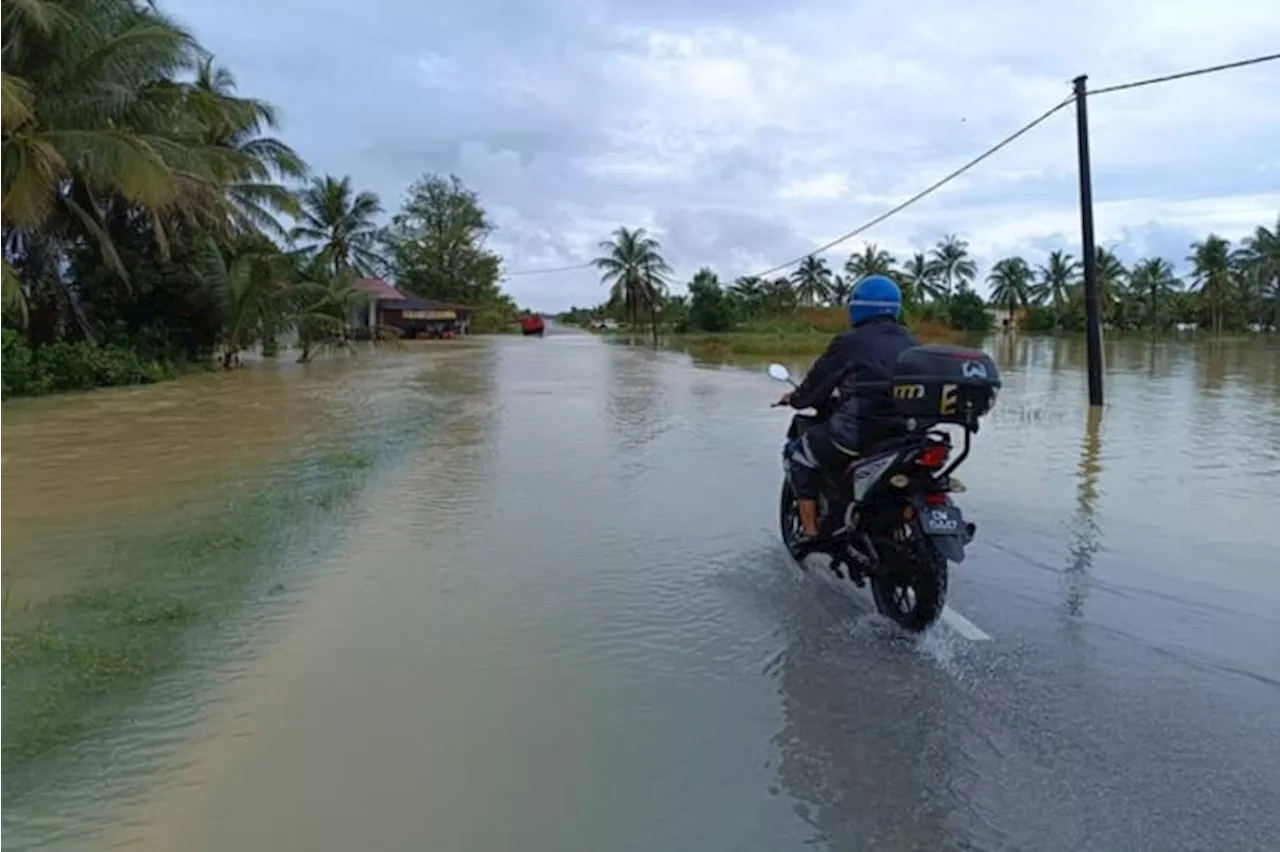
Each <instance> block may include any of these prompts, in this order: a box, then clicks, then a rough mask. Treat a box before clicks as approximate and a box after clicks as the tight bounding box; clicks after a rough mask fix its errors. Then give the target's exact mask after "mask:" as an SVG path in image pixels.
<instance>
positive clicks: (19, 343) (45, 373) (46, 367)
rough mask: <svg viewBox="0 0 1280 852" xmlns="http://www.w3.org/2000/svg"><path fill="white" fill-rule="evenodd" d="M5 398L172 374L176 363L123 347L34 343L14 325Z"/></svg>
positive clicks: (8, 335) (6, 335) (7, 336)
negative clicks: (156, 359) (145, 357)
mask: <svg viewBox="0 0 1280 852" xmlns="http://www.w3.org/2000/svg"><path fill="white" fill-rule="evenodd" d="M2 349H3V351H2V352H0V356H2V357H3V364H2V365H0V366H2V368H3V396H4V398H6V399H7V398H8V397H11V396H40V395H42V394H48V393H59V392H62V391H74V390H89V389H90V388H97V387H111V386H114V385H136V384H149V383H152V382H158V381H163V380H164V379H167V378H171V377H172V376H173V373H174V370H173V365H172V364H169V363H167V362H161V361H153V360H148V359H144V358H143V357H142V356H140V355H139V354H138V353H137V352H135V351H134V350H132V349H129V348H127V347H123V346H116V345H113V344H107V345H105V346H95V345H93V344H92V343H87V342H85V341H77V342H75V343H70V342H67V341H59V342H57V343H50V344H48V345H46V346H37V347H34V348H33V347H31V346H29V345H28V344H27V341H26V340H25V339H24V338H23V336H22V335H21V334H20V333H18V332H17V331H14V330H12V329H5V330H4V332H3V343H2Z"/></svg>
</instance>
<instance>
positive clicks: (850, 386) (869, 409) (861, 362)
mask: <svg viewBox="0 0 1280 852" xmlns="http://www.w3.org/2000/svg"><path fill="white" fill-rule="evenodd" d="M915 345H916V340H915V338H914V337H912V336H911V332H909V331H907V330H906V329H905V328H903V327H902V326H901V325H899V324H898V321H897V320H895V319H894V318H893V317H890V316H878V317H872V318H871V319H869V320H867V321H866V322H863V323H860V324H858V325H856V326H854V327H853V328H851V329H849V330H848V331H846V332H844V333H843V334H839V335H836V336H835V337H834V338H832V340H831V343H829V344H827V351H826V352H823V353H822V355H821V356H819V358H818V360H816V361H814V362H813V366H812V367H811V368H810V369H809V374H808V375H807V376H805V377H804V381H803V382H801V383H800V386H799V387H798V388H796V389H795V392H794V393H793V394H792V395H791V405H792V407H793V408H809V407H810V406H816V405H818V404H819V403H821V402H822V401H823V400H825V399H826V398H827V397H828V396H830V395H831V392H832V391H833V390H835V389H836V388H837V387H838V388H840V398H841V400H842V401H844V402H845V403H848V402H849V401H851V400H855V399H856V400H857V408H856V410H857V414H858V417H859V418H876V417H879V416H884V415H885V414H887V413H888V412H889V411H890V410H891V409H892V398H891V397H890V395H889V386H888V381H889V379H890V378H891V377H892V376H893V369H894V365H895V364H896V362H897V360H898V355H899V353H901V352H902V350H904V349H909V348H911V347H912V346H915ZM865 382H878V383H884V384H881V385H880V386H879V387H867V386H865V385H864V384H863V383H865Z"/></svg>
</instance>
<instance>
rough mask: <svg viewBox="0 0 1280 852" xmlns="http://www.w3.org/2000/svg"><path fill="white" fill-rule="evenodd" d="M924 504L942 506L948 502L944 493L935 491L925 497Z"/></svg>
mask: <svg viewBox="0 0 1280 852" xmlns="http://www.w3.org/2000/svg"><path fill="white" fill-rule="evenodd" d="M924 502H925V505H926V506H941V505H942V504H943V503H945V502H947V495H946V494H945V493H944V492H942V491H934V492H933V493H931V494H926V495H924Z"/></svg>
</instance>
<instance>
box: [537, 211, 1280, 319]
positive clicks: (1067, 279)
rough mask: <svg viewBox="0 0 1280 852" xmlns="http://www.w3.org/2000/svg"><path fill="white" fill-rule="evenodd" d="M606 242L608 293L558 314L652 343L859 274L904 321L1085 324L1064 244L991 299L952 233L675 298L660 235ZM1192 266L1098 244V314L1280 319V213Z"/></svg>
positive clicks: (800, 304)
mask: <svg viewBox="0 0 1280 852" xmlns="http://www.w3.org/2000/svg"><path fill="white" fill-rule="evenodd" d="M600 247H601V249H602V254H601V255H600V257H598V258H596V260H595V261H594V264H595V265H596V267H597V268H598V269H600V270H601V273H602V274H601V277H602V280H603V282H604V283H605V284H606V285H607V286H609V288H610V289H609V292H608V297H607V298H606V300H605V301H604V302H603V303H601V304H600V305H597V306H595V307H592V308H577V307H575V308H572V309H570V311H568V312H566V313H565V314H564V315H562V316H563V318H564V319H566V320H567V321H570V322H575V321H576V322H585V321H586V320H587V319H588V318H589V317H592V316H612V317H615V318H617V319H620V320H623V321H626V322H629V323H631V324H633V325H644V326H646V327H648V328H649V329H651V330H652V331H653V334H654V335H655V338H656V335H657V331H658V327H659V325H660V324H661V325H667V326H669V327H671V328H673V329H675V330H681V329H688V330H699V331H709V332H718V331H727V330H729V329H731V328H734V327H735V326H737V325H740V324H743V323H751V322H756V321H761V320H766V319H771V318H772V319H778V318H780V317H786V316H787V315H789V314H794V313H795V312H796V311H797V310H799V309H801V308H806V307H810V308H811V307H818V306H828V305H841V304H843V303H845V302H846V301H847V300H848V298H849V294H850V293H851V292H852V289H853V285H854V284H855V283H856V282H857V281H858V280H859V279H861V278H863V277H865V276H867V275H877V274H879V275H890V276H892V277H893V278H894V279H895V280H897V281H898V283H899V284H900V285H901V287H902V294H903V301H904V305H905V308H906V310H907V312H908V315H909V316H911V317H912V318H916V319H923V320H933V321H941V322H945V323H947V324H948V325H950V326H951V327H953V328H957V329H963V330H972V331H983V330H986V329H987V328H988V327H989V324H990V322H991V317H990V315H989V313H988V312H987V310H986V307H987V306H988V305H990V306H992V307H995V308H998V309H1000V310H1001V311H1004V312H1007V314H1008V321H1009V323H1010V325H1021V326H1022V327H1024V328H1025V329H1026V330H1028V331H1056V330H1062V331H1079V330H1082V329H1083V328H1084V324H1085V308H1084V286H1083V265H1082V264H1081V263H1080V261H1079V260H1078V259H1076V258H1075V257H1073V256H1072V255H1071V254H1069V253H1068V252H1065V251H1054V252H1051V253H1049V254H1048V255H1047V256H1046V257H1045V258H1044V260H1043V261H1042V262H1040V263H1037V264H1035V265H1033V264H1032V263H1031V262H1029V261H1027V260H1026V259H1024V258H1022V257H1018V256H1013V257H1006V258H1002V259H1000V260H998V261H996V262H995V263H994V264H993V265H992V266H991V268H990V270H989V271H988V272H987V273H986V275H985V276H984V277H985V281H986V283H987V285H988V287H989V288H990V293H991V295H990V297H989V300H988V301H987V302H985V303H984V301H983V299H982V298H981V297H980V296H979V295H978V294H977V293H976V292H975V291H974V285H975V283H976V282H977V280H978V278H979V272H980V270H979V267H978V263H977V261H976V260H975V259H974V258H973V256H972V254H971V252H970V249H969V243H968V242H967V241H966V240H964V239H962V238H961V237H959V236H957V235H954V234H952V235H947V236H945V237H943V238H942V239H940V240H939V241H938V242H937V243H936V244H935V245H934V246H933V247H932V248H931V249H929V250H928V251H920V252H915V253H913V254H912V255H911V256H910V257H909V258H906V259H902V260H900V259H899V258H897V257H895V256H894V255H893V254H891V253H890V252H889V251H887V250H885V249H883V248H881V247H880V246H878V245H876V244H875V243H866V244H864V246H863V248H862V250H861V251H858V252H855V253H853V254H852V255H850V256H849V257H848V259H846V260H845V262H844V264H843V266H842V268H841V269H840V270H839V271H836V270H833V269H832V268H831V266H830V265H829V264H828V262H827V260H826V259H825V258H822V257H817V256H810V257H806V258H804V259H803V260H802V261H801V262H800V263H799V265H798V266H797V267H796V268H795V269H794V270H792V272H791V273H790V274H788V275H781V276H777V277H773V278H768V279H763V278H758V277H751V276H747V277H740V278H738V279H736V280H735V281H733V282H732V283H731V284H729V285H728V286H725V285H722V283H721V282H720V280H719V277H718V276H717V275H716V273H715V272H714V271H713V270H711V269H710V268H706V267H704V268H702V269H700V270H699V271H698V272H697V273H696V274H695V275H694V276H693V279H692V280H691V281H690V282H689V283H688V285H687V290H688V292H687V294H681V295H672V294H671V293H670V284H671V280H672V275H671V267H670V265H669V264H668V263H667V262H666V260H665V259H664V258H663V257H662V250H661V244H660V243H659V241H658V240H657V239H656V238H655V237H653V236H652V235H650V234H648V233H646V232H645V230H644V229H643V228H638V229H635V230H629V229H627V228H619V229H617V230H616V231H615V232H614V233H613V235H612V237H611V238H610V239H608V240H606V241H604V242H602V243H601V246H600ZM1186 262H1187V265H1188V267H1189V274H1188V275H1187V276H1186V277H1185V278H1184V277H1181V276H1179V275H1178V274H1177V273H1176V272H1175V268H1174V266H1173V264H1172V263H1170V262H1169V261H1168V260H1166V259H1164V258H1159V257H1148V258H1142V259H1140V260H1138V261H1136V262H1135V263H1134V264H1133V265H1132V266H1126V265H1125V264H1124V263H1122V262H1121V261H1120V259H1119V258H1117V257H1116V255H1115V254H1114V253H1112V252H1111V251H1110V250H1109V249H1106V248H1099V249H1097V254H1096V264H1097V277H1098V291H1099V301H1100V305H1101V309H1102V318H1103V321H1104V322H1105V323H1106V324H1107V325H1108V327H1111V328H1114V329H1117V330H1128V331H1133V330H1149V331H1168V330H1171V329H1173V328H1174V327H1175V326H1178V325H1181V324H1187V325H1194V326H1196V327H1198V328H1202V329H1207V330H1210V331H1212V332H1214V333H1218V334H1221V333H1224V332H1234V331H1241V330H1244V329H1265V330H1274V329H1275V328H1276V327H1277V325H1280V217H1277V222H1276V225H1275V227H1274V228H1267V227H1265V226H1261V225H1260V226H1258V227H1257V228H1256V229H1255V230H1254V232H1253V233H1252V234H1250V235H1249V236H1247V237H1245V238H1244V239H1242V240H1241V241H1240V242H1239V243H1238V244H1235V245H1233V244H1232V243H1231V242H1230V241H1229V240H1227V239H1225V238H1223V237H1221V236H1218V235H1216V234H1210V235H1208V236H1207V237H1205V238H1204V239H1203V240H1198V241H1196V242H1194V243H1192V244H1191V245H1190V246H1189V253H1188V255H1187V257H1186Z"/></svg>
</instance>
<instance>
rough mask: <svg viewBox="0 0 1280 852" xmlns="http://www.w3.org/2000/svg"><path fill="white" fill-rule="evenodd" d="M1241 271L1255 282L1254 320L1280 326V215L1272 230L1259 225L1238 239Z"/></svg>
mask: <svg viewBox="0 0 1280 852" xmlns="http://www.w3.org/2000/svg"><path fill="white" fill-rule="evenodd" d="M1238 259H1239V262H1240V265H1241V269H1242V272H1243V273H1244V274H1245V275H1246V276H1248V277H1249V278H1250V279H1251V280H1253V281H1254V282H1256V285H1257V291H1258V292H1257V299H1258V302H1259V304H1258V319H1259V321H1260V322H1263V323H1266V324H1268V325H1270V326H1272V327H1274V326H1277V325H1280V216H1277V217H1276V225H1275V228H1274V229H1268V228H1265V227H1263V226H1261V225H1259V226H1258V228H1257V230H1255V231H1254V232H1253V233H1252V234H1250V235H1249V236H1247V237H1245V238H1244V239H1243V240H1241V241H1240V249H1239V252H1238Z"/></svg>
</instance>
